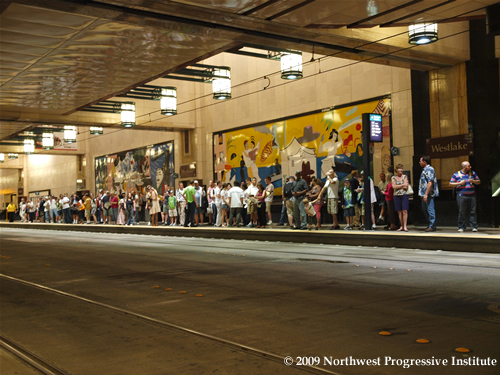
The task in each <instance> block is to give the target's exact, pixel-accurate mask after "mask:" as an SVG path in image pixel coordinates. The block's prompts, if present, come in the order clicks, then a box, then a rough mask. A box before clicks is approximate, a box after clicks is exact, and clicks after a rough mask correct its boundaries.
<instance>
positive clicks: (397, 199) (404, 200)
mask: <svg viewBox="0 0 500 375" xmlns="http://www.w3.org/2000/svg"><path fill="white" fill-rule="evenodd" d="M394 208H395V209H396V212H399V211H408V210H409V209H410V199H409V198H408V195H406V194H405V195H395V196H394Z"/></svg>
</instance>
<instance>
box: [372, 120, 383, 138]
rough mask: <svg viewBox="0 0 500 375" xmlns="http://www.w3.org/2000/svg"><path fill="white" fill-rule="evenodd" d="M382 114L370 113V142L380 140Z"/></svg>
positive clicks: (381, 135)
mask: <svg viewBox="0 0 500 375" xmlns="http://www.w3.org/2000/svg"><path fill="white" fill-rule="evenodd" d="M382 137H383V134H382V115H377V114H374V113H370V142H382V141H383V140H382Z"/></svg>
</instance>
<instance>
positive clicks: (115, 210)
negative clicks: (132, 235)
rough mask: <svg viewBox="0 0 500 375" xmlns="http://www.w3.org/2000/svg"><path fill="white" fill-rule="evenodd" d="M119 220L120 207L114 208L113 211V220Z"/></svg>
mask: <svg viewBox="0 0 500 375" xmlns="http://www.w3.org/2000/svg"><path fill="white" fill-rule="evenodd" d="M117 219H118V207H113V208H112V209H111V220H112V221H114V222H116V220H117Z"/></svg>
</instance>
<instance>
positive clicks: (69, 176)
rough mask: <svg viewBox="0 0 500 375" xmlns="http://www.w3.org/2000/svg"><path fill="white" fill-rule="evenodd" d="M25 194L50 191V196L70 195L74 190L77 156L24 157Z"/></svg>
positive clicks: (39, 155)
mask: <svg viewBox="0 0 500 375" xmlns="http://www.w3.org/2000/svg"><path fill="white" fill-rule="evenodd" d="M24 164H25V174H24V180H25V184H24V186H25V188H24V189H25V194H24V195H28V193H29V192H30V191H41V190H50V192H51V194H53V195H59V194H64V193H68V194H71V193H73V192H74V191H75V190H76V179H77V168H78V155H42V154H37V155H30V156H24Z"/></svg>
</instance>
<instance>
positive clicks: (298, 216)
mask: <svg viewBox="0 0 500 375" xmlns="http://www.w3.org/2000/svg"><path fill="white" fill-rule="evenodd" d="M303 200H304V199H297V198H295V202H293V217H294V219H295V227H296V228H298V227H299V225H300V226H301V227H302V228H307V215H306V208H305V206H304V202H303Z"/></svg>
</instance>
